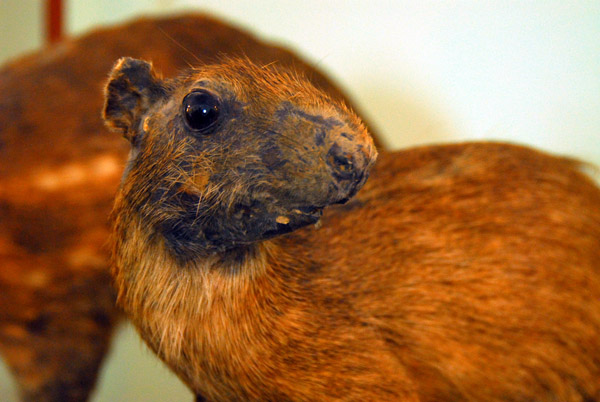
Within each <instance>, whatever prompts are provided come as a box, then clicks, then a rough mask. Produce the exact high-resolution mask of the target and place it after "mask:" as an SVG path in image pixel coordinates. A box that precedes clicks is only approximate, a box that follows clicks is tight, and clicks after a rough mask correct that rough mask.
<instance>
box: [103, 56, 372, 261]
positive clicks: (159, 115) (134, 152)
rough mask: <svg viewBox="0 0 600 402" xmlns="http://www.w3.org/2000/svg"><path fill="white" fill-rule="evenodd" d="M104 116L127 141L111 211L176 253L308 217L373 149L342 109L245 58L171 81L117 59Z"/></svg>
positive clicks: (342, 193)
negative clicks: (130, 218)
mask: <svg viewBox="0 0 600 402" xmlns="http://www.w3.org/2000/svg"><path fill="white" fill-rule="evenodd" d="M104 117H105V119H106V122H107V124H108V125H109V126H111V127H113V128H116V129H120V130H122V131H123V133H124V135H125V137H126V138H127V139H128V140H129V141H130V143H131V147H132V148H131V156H130V160H129V162H128V166H127V168H126V170H125V173H124V176H123V180H122V186H121V190H120V192H121V195H120V199H121V200H122V205H120V209H121V210H120V213H121V214H131V215H137V216H139V218H140V220H141V221H143V222H144V225H145V226H147V230H149V231H151V232H152V233H153V234H158V235H162V236H163V237H164V239H165V244H166V246H167V247H168V248H169V249H170V250H171V251H172V252H173V254H174V255H175V256H176V257H177V258H181V259H188V258H192V257H193V256H195V255H198V253H199V254H200V255H203V254H204V255H206V254H208V253H214V252H216V251H226V250H229V249H232V248H235V247H239V246H244V245H249V244H252V243H255V242H257V241H259V240H262V239H267V238H270V237H273V236H275V235H278V234H283V233H287V232H290V231H292V230H295V229H297V228H300V227H302V226H305V225H308V224H312V223H316V222H317V221H318V220H319V218H320V216H321V213H322V210H323V208H324V207H325V206H327V205H330V204H333V203H343V202H345V201H347V200H348V199H349V198H350V197H352V196H353V195H354V194H355V193H356V192H357V191H358V189H360V187H361V186H362V185H363V184H364V183H365V181H366V179H367V176H368V173H369V169H370V168H371V166H372V165H373V163H374V161H375V158H376V155H377V153H376V150H375V148H374V146H373V142H372V140H371V138H370V136H369V134H368V133H367V131H366V129H365V128H364V126H363V124H362V123H361V121H360V120H359V118H358V117H356V116H355V115H354V114H353V113H352V112H351V111H350V110H348V109H347V108H346V107H345V106H344V105H342V104H339V103H337V102H335V101H333V100H331V99H330V98H329V97H328V96H327V95H325V94H323V93H322V92H320V91H319V90H317V89H316V88H315V87H313V86H312V85H311V84H310V83H309V82H308V81H306V80H305V79H303V78H302V77H299V76H297V75H294V74H293V73H291V72H286V71H282V70H279V69H278V68H276V67H275V66H257V65H254V64H252V62H250V61H249V60H246V59H234V60H225V61H224V62H222V63H220V64H216V65H209V66H203V67H201V68H198V69H192V70H189V71H188V72H186V73H184V74H183V75H181V76H180V77H178V78H175V79H170V80H163V79H161V78H159V77H158V76H157V74H156V73H155V72H154V71H153V70H152V66H151V65H150V64H149V63H147V62H145V61H141V60H136V59H131V58H123V59H120V60H119V61H118V62H117V63H116V65H115V66H114V68H113V70H112V72H111V74H110V79H109V82H108V84H107V87H106V101H105V107H104ZM145 230H146V229H145Z"/></svg>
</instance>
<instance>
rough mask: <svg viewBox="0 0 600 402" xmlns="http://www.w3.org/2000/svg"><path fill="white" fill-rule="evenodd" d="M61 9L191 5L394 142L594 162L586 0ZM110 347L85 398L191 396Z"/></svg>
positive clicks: (124, 348)
mask: <svg viewBox="0 0 600 402" xmlns="http://www.w3.org/2000/svg"><path fill="white" fill-rule="evenodd" d="M3 1H7V0H0V4H4V3H2V2H3ZM11 2H14V1H12V0H11ZM25 3H27V2H26V1H25V2H22V3H21V2H19V3H18V4H25ZM69 3H70V6H69V9H68V10H67V18H68V21H67V22H68V24H67V25H68V27H69V28H70V29H71V31H72V32H75V33H80V32H82V31H85V30H87V29H88V28H89V27H91V26H93V25H96V24H98V23H115V22H117V21H120V20H122V19H124V18H128V17H131V16H134V15H137V14H139V13H140V12H141V13H146V14H148V13H162V12H172V11H176V10H182V9H186V8H188V9H189V8H195V9H198V8H199V9H202V10H206V11H211V12H213V13H216V14H218V15H221V16H223V17H225V18H227V19H229V20H231V21H234V22H235V23H237V24H241V25H243V26H246V27H248V28H250V29H252V30H253V31H255V32H257V33H260V34H261V35H263V36H264V37H267V38H272V39H274V40H278V41H280V42H284V43H287V44H289V45H290V46H292V47H293V48H294V49H297V50H299V51H301V53H303V54H304V55H305V56H307V57H308V58H310V59H311V60H313V61H315V62H316V64H317V65H318V66H319V67H321V68H324V69H325V70H326V71H328V72H329V73H331V74H332V75H333V76H335V77H336V78H337V79H338V81H339V82H340V83H341V84H342V85H343V87H345V88H346V89H347V90H348V91H349V92H350V93H351V95H352V97H353V98H354V100H355V101H356V102H357V103H358V104H360V106H361V109H362V110H364V111H365V113H366V115H367V116H368V117H369V120H371V121H372V122H374V123H375V125H376V126H377V127H378V128H379V129H380V131H381V133H382V134H383V135H384V136H385V137H386V138H387V140H388V141H389V143H390V144H392V145H393V146H394V147H405V146H409V145H414V144H422V143H430V142H440V141H457V140H466V139H501V140H509V141H515V142H519V143H527V144H531V145H534V146H536V147H540V148H543V149H545V150H550V151H553V152H559V153H566V154H569V155H573V156H577V157H580V158H584V159H587V160H590V161H592V162H594V163H596V164H598V165H600V2H598V1H597V0H589V1H585V0H581V1H570V2H566V1H564V0H563V1H561V0H530V1H509V0H488V1H477V0H471V1H459V0H456V1H450V0H447V1H444V0H438V1H433V0H413V1H408V0H400V1H398V0H397V1H391V0H390V1H383V0H369V1H366V0H333V1H322V0H304V1H295V0H294V1H292V0H277V1H275V0H273V1H268V0H236V1H224V0H162V1H161V0H136V1H127V2H124V1H120V0H110V1H98V2H90V1H86V0H71V1H70V2H69ZM19 7H20V6H19ZM0 11H2V12H4V8H2V7H0ZM3 20H5V18H4V16H0V23H1V22H2V21H3ZM0 25H1V24H0ZM17 36H18V35H17ZM13 40H15V36H13V37H6V36H2V37H1V38H0V41H2V42H0V43H1V44H2V46H6V45H8V42H11V43H12V41H13ZM117 347H118V348H119V349H120V351H119V353H115V354H114V355H113V356H111V360H110V362H109V365H108V366H107V368H106V370H105V371H104V374H103V381H102V382H101V384H100V388H99V392H98V393H97V395H96V399H95V400H96V401H119V400H122V401H125V400H144V401H162V400H186V399H187V400H189V396H188V395H189V394H188V392H187V391H186V390H185V389H184V388H183V386H181V385H180V384H179V383H178V381H177V380H176V379H174V378H173V377H172V375H170V374H169V373H165V372H164V371H160V370H161V369H160V366H159V365H157V363H154V362H151V363H148V362H147V361H145V362H141V361H136V360H137V359H140V358H141V357H140V355H141V356H144V355H145V356H146V357H145V358H146V359H150V357H149V355H148V354H147V353H146V354H144V352H141V350H142V349H141V347H140V344H139V341H138V340H137V338H136V337H135V336H134V335H133V334H132V333H131V332H124V335H123V336H121V337H120V338H119V340H118V345H117ZM134 361H136V362H135V363H134ZM144 370H149V371H151V373H147V372H146V371H144ZM136 395H137V396H138V397H137V398H136V397H135V396H136Z"/></svg>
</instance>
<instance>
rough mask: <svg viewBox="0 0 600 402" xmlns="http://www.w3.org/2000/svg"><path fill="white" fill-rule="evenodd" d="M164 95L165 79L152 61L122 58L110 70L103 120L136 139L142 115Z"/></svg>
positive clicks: (105, 93)
mask: <svg viewBox="0 0 600 402" xmlns="http://www.w3.org/2000/svg"><path fill="white" fill-rule="evenodd" d="M165 95H166V91H165V88H164V86H163V85H162V80H161V79H160V78H158V77H157V76H156V74H155V73H154V71H153V69H152V65H151V64H150V63H148V62H146V61H143V60H137V59H133V58H130V57H123V58H121V59H119V60H118V61H117V63H116V64H115V66H114V67H113V69H112V71H111V72H110V77H109V79H108V83H107V84H106V88H105V90H104V110H103V117H104V120H105V121H106V124H107V125H108V126H109V127H110V128H112V129H115V130H121V131H122V132H123V134H124V136H125V138H127V139H128V140H129V141H133V138H134V137H135V133H136V131H137V127H138V126H139V123H140V120H141V118H142V116H143V115H144V114H145V113H146V112H147V111H148V109H149V108H150V107H151V106H152V104H154V103H155V102H156V101H157V100H159V99H161V98H163V97H164V96H165Z"/></svg>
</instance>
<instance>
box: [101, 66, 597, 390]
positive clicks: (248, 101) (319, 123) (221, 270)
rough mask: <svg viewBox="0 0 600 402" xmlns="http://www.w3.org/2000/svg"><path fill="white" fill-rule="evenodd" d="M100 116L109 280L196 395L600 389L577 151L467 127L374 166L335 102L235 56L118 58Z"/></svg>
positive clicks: (593, 248) (591, 211) (589, 205)
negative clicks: (113, 151)
mask: <svg viewBox="0 0 600 402" xmlns="http://www.w3.org/2000/svg"><path fill="white" fill-rule="evenodd" d="M105 118H106V120H107V123H108V124H109V125H110V126H111V127H113V128H116V129H118V130H119V131H121V132H122V133H123V134H124V135H125V137H126V138H127V139H128V140H129V142H130V143H131V157H130V160H129V162H128V165H127V168H126V170H125V173H124V175H123V181H122V185H121V187H120V190H119V193H118V195H117V197H116V202H115V207H114V211H113V220H114V227H113V242H112V244H113V255H114V262H113V275H114V278H115V284H116V287H117V290H118V292H119V295H118V300H119V303H120V305H121V306H122V307H123V308H124V310H125V311H126V313H127V314H128V315H129V316H130V317H131V318H132V320H133V322H134V324H135V325H136V326H137V328H138V330H139V331H140V334H141V335H142V337H143V338H144V339H145V341H146V342H147V343H148V345H149V346H150V347H151V348H152V349H153V350H154V351H155V352H156V353H157V355H158V356H159V357H160V358H161V359H163V360H164V361H165V362H166V363H167V364H168V365H169V366H170V367H171V368H172V369H173V370H174V371H175V372H176V373H177V374H178V375H179V376H180V377H181V378H182V380H183V381H185V382H186V383H187V384H188V386H189V387H190V388H191V389H192V391H193V392H194V393H196V394H197V395H198V399H199V400H202V399H207V400H220V401H224V400H255V401H275V400H297V401H306V400H368V401H372V400H382V401H390V400H399V401H457V400H468V401H594V400H600V338H599V336H598V335H599V334H600V190H599V189H598V188H597V187H596V185H595V184H594V183H593V182H592V181H591V180H590V179H589V178H588V177H586V176H585V175H584V174H583V173H581V172H580V165H579V164H578V162H575V161H572V160H569V159H564V158H558V157H554V156H550V155H547V154H544V153H541V152H538V151H535V150H531V149H528V148H525V147H520V146H515V145H507V144H497V143H467V144H458V145H446V146H431V147H423V148H415V149H409V150H406V151H401V152H393V153H392V152H382V153H381V154H380V155H379V159H378V162H377V164H376V165H375V167H374V168H373V169H372V170H371V167H372V165H373V163H374V161H375V157H376V153H375V151H374V148H373V144H372V142H371V140H370V138H369V136H368V134H367V133H366V131H365V129H364V127H363V126H362V125H361V123H360V121H359V120H358V118H357V117H356V116H354V114H353V113H352V112H350V111H349V110H347V109H346V108H344V107H343V106H342V105H339V104H338V102H337V101H335V100H332V99H330V98H329V97H327V96H326V95H324V94H323V93H321V92H320V91H318V90H316V89H315V88H314V87H313V86H311V85H310V84H309V83H308V82H305V81H304V80H303V79H302V78H301V77H298V76H294V75H292V74H289V73H287V72H285V71H281V70H279V69H277V68H275V67H273V68H271V67H264V66H260V65H258V66H257V65H251V64H250V63H247V62H241V61H239V60H225V61H224V62H223V64H220V65H215V66H204V67H201V68H198V69H192V70H189V71H187V72H185V73H183V74H182V75H181V76H180V77H179V78H177V79H173V80H163V79H161V78H160V77H159V76H157V75H156V74H155V73H154V72H153V71H152V68H151V66H150V65H149V64H148V63H145V62H143V61H140V60H134V59H121V60H120V61H119V62H118V63H117V64H116V65H115V67H114V69H113V71H112V73H111V76H110V79H109V82H108V84H107V88H106V103H105ZM369 172H370V175H371V178H370V179H369V180H368V181H367V182H366V185H364V183H365V180H366V177H367V176H368V175H369ZM363 185H364V186H363ZM361 187H362V189H361ZM359 189H360V191H358V190H359ZM357 191H358V193H357V195H356V196H354V194H355V193H356V192H357ZM353 196H354V197H353ZM321 212H323V215H322V216H321ZM317 221H319V222H320V223H319V225H316V226H315V225H313V224H314V223H316V222H317Z"/></svg>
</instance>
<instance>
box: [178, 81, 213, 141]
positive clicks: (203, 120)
mask: <svg viewBox="0 0 600 402" xmlns="http://www.w3.org/2000/svg"><path fill="white" fill-rule="evenodd" d="M220 112H221V106H220V104H219V100H218V99H217V97H216V96H214V95H213V94H211V93H209V92H207V91H200V90H197V91H193V92H190V93H189V94H187V95H186V97H185V98H184V99H183V114H184V116H185V122H186V123H187V125H188V127H189V128H191V129H192V130H194V131H199V132H202V133H206V132H207V131H208V130H209V129H210V128H212V127H214V126H215V124H216V122H217V120H218V119H219V114H220Z"/></svg>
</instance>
